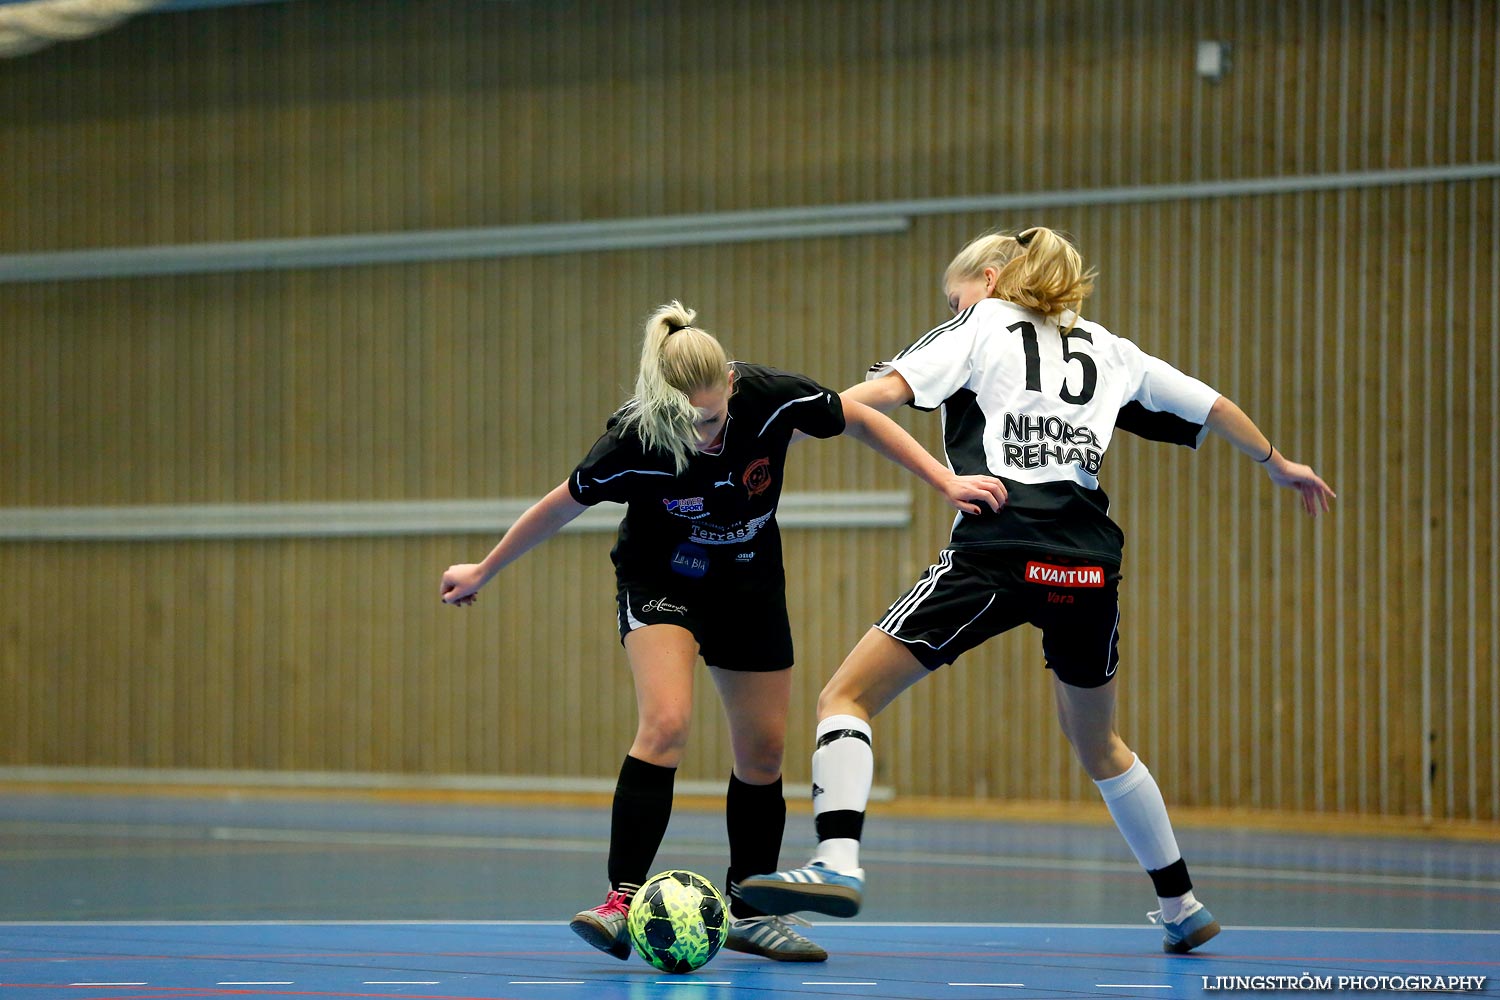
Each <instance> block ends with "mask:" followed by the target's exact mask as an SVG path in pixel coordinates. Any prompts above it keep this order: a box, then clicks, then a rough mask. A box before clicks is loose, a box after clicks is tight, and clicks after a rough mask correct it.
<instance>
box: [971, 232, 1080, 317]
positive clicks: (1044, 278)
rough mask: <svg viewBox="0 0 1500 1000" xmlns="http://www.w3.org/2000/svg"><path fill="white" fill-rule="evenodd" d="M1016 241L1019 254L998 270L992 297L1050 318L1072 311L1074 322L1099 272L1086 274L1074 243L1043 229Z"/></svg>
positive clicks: (1028, 233)
mask: <svg viewBox="0 0 1500 1000" xmlns="http://www.w3.org/2000/svg"><path fill="white" fill-rule="evenodd" d="M1015 239H1016V243H1017V245H1018V248H1019V250H1020V252H1019V253H1018V254H1016V256H1014V257H1012V258H1011V259H1010V260H1009V261H1008V262H1007V263H1006V264H1005V266H1004V267H1002V268H1001V269H1000V274H999V277H997V278H996V279H995V292H994V294H995V297H996V298H999V299H1004V300H1005V301H1007V302H1014V303H1015V304H1016V305H1018V306H1022V307H1024V308H1027V309H1031V310H1034V311H1036V312H1039V313H1041V314H1042V315H1044V316H1046V317H1048V318H1049V319H1056V318H1058V317H1059V316H1061V315H1062V314H1063V313H1064V312H1067V311H1071V312H1072V313H1073V314H1074V319H1075V320H1076V319H1077V316H1078V313H1079V312H1080V311H1081V310H1082V308H1083V300H1084V299H1086V298H1088V295H1089V293H1090V292H1092V291H1093V290H1094V279H1095V278H1096V277H1098V272H1097V271H1094V270H1092V269H1090V270H1088V271H1085V270H1084V269H1083V257H1082V256H1080V255H1079V253H1078V251H1077V250H1076V249H1074V247H1073V244H1071V243H1069V242H1068V240H1067V239H1066V238H1065V237H1064V236H1063V235H1062V234H1060V233H1057V232H1054V231H1052V230H1051V229H1048V228H1047V227H1046V226H1034V227H1032V228H1031V229H1028V230H1026V231H1024V232H1022V233H1020V234H1018V235H1017V236H1016V238H1015ZM1070 325H1071V324H1070Z"/></svg>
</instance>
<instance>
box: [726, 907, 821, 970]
mask: <svg viewBox="0 0 1500 1000" xmlns="http://www.w3.org/2000/svg"><path fill="white" fill-rule="evenodd" d="M794 923H797V924H801V925H802V926H803V927H811V926H812V924H809V923H808V922H807V921H806V920H803V919H801V918H799V917H788V916H779V917H773V916H764V917H740V918H739V919H738V920H735V921H732V922H731V923H730V925H729V933H728V934H727V935H725V937H724V947H726V948H728V949H729V950H730V951H743V952H745V953H746V954H748V955H760V956H761V957H763V958H769V959H771V960H772V961H773V962H826V961H828V952H826V951H824V950H823V948H822V947H821V946H819V945H818V944H815V943H814V942H812V941H809V940H808V939H807V938H805V937H803V936H802V935H801V934H798V933H797V932H796V931H795V930H794V929H793V928H792V924H794Z"/></svg>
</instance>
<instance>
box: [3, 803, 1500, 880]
mask: <svg viewBox="0 0 1500 1000" xmlns="http://www.w3.org/2000/svg"><path fill="white" fill-rule="evenodd" d="M0 825H3V827H4V828H5V829H7V830H17V831H19V832H23V833H24V832H28V831H34V832H37V833H46V834H55V835H60V836H101V835H103V836H111V835H113V836H148V837H160V838H162V839H192V840H199V839H201V838H202V830H201V828H200V827H197V826H177V825H170V824H150V823H100V824H93V823H89V824H80V823H69V822H62V821H42V820H38V821H27V820H17V821H7V822H5V823H4V824H0ZM209 832H210V837H211V839H213V840H227V841H246V842H252V843H268V842H269V843H317V844H345V845H351V846H381V847H429V848H443V849H450V850H486V851H488V850H513V851H535V852H538V853H564V854H580V853H584V854H592V853H596V852H597V851H599V850H601V849H603V848H605V847H607V846H608V843H607V841H605V840H602V839H582V838H546V837H525V836H501V837H495V836H477V835H475V836H465V835H456V834H427V833H392V832H382V831H343V830H309V829H296V828H272V827H235V826H215V827H212V828H211V829H210V831H209ZM677 846H679V847H680V848H681V849H683V850H686V851H701V852H708V853H712V852H716V851H718V850H721V849H722V848H720V847H719V846H717V845H714V844H708V843H699V842H696V841H686V842H683V843H681V844H679V845H677ZM862 857H865V858H866V859H867V860H871V861H878V862H881V863H883V864H893V865H941V866H945V867H946V866H953V867H964V868H987V869H1000V870H1020V871H1059V870H1063V871H1072V872H1091V873H1096V874H1139V873H1140V866H1139V865H1137V864H1134V863H1133V862H1123V861H1100V860H1088V859H1082V858H1033V857H1019V856H1005V855H989V854H958V853H955V854H946V853H942V854H940V853H934V852H927V851H892V850H885V851H866V852H865V853H864V854H863V855H862ZM1193 870H1194V871H1195V872H1198V873H1199V875H1200V877H1205V876H1212V877H1214V878H1219V879H1236V880H1246V881H1262V882H1263V881H1267V880H1270V881H1275V882H1294V883H1295V882H1312V883H1318V884H1337V885H1373V886H1399V887H1404V888H1422V889H1455V890H1459V889H1468V890H1477V891H1481V892H1496V891H1500V880H1495V879H1465V878H1438V877H1433V876H1426V875H1387V874H1382V873H1378V872H1377V873H1361V872H1323V871H1305V870H1281V871H1277V870H1267V869H1260V868H1244V867H1240V866H1235V865H1207V864H1204V865H1195V866H1194V868H1193Z"/></svg>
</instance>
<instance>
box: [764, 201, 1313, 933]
mask: <svg viewBox="0 0 1500 1000" xmlns="http://www.w3.org/2000/svg"><path fill="white" fill-rule="evenodd" d="M1093 278H1094V275H1093V273H1092V272H1089V271H1085V270H1084V267H1083V262H1082V259H1081V258H1080V257H1079V255H1078V252H1077V251H1076V250H1075V249H1074V248H1073V246H1072V245H1071V244H1070V243H1068V242H1067V241H1066V240H1065V239H1063V238H1062V237H1061V236H1060V235H1058V234H1057V233H1054V232H1053V231H1052V230H1050V229H1045V228H1035V229H1029V230H1027V231H1025V232H1023V233H1021V234H1020V235H1019V236H1016V237H1012V236H1008V235H1002V234H991V235H988V236H983V237H980V238H979V239H977V240H974V241H973V242H971V243H970V244H969V245H968V246H966V247H965V248H964V249H963V250H962V251H961V252H960V253H959V254H958V256H957V257H955V258H954V260H953V262H952V263H951V264H950V265H949V266H948V270H947V273H946V275H945V276H944V291H945V292H946V294H947V296H948V303H949V306H950V307H951V308H952V310H953V312H954V313H955V314H956V315H955V317H954V319H953V320H951V321H950V322H948V323H945V324H943V325H942V326H939V327H938V328H937V329H935V330H933V331H931V332H930V333H928V334H926V335H925V336H923V337H921V338H920V339H918V340H917V341H916V342H915V343H913V344H912V345H911V346H910V347H908V348H906V350H904V351H902V352H901V353H900V354H898V355H897V356H896V357H895V358H894V359H892V360H891V361H888V362H885V363H883V364H878V365H876V366H874V367H873V368H872V369H871V370H870V376H869V380H868V381H866V382H864V383H863V384H862V385H860V386H857V387H855V388H854V389H851V390H847V391H846V392H845V394H844V398H845V399H858V400H860V401H861V402H864V403H868V404H869V405H871V406H873V407H875V408H876V409H879V410H883V411H889V410H892V409H894V408H896V407H897V406H900V405H901V404H903V403H910V404H913V405H914V406H916V407H917V408H918V409H922V410H932V409H936V408H938V407H939V406H941V407H942V408H943V410H944V436H945V439H946V440H945V444H946V447H947V452H948V459H949V462H950V463H951V464H952V466H953V468H954V470H955V471H957V472H961V473H968V474H976V473H979V474H993V475H998V476H1000V477H1001V479H1002V480H1003V481H1004V483H1005V486H1006V490H1007V493H1008V497H1009V499H1008V500H1007V502H1006V504H1005V506H1004V508H1003V509H1002V510H1000V511H999V512H998V513H985V514H983V515H981V516H978V517H966V518H961V519H959V520H958V521H957V522H955V524H954V528H953V534H952V539H951V541H950V543H949V547H948V548H946V549H944V550H943V551H942V552H941V553H940V554H939V556H938V560H937V562H936V563H935V564H934V565H933V566H931V567H930V568H929V569H928V570H927V572H926V573H924V574H923V575H922V577H921V579H920V580H918V582H917V584H916V585H915V586H914V587H912V589H911V590H909V591H908V592H907V593H906V594H905V595H903V596H902V597H901V598H900V599H899V600H897V601H896V602H895V603H894V604H892V605H891V607H890V609H889V610H888V611H887V612H886V615H885V617H884V618H882V619H881V620H880V621H879V623H877V624H876V625H875V626H874V627H873V628H871V629H870V631H869V632H867V633H866V634H865V636H864V638H863V639H861V640H860V642H859V643H858V645H856V646H855V648H854V650H853V651H852V652H851V653H850V654H849V655H848V657H847V658H846V659H845V660H844V663H843V665H842V666H840V667H839V669H838V671H837V673H835V674H834V676H833V677H832V679H830V680H829V682H828V684H827V686H826V687H825V688H824V689H823V693H822V695H821V696H820V697H819V700H818V719H819V722H818V730H817V749H816V750H815V751H814V754H813V785H814V788H815V789H817V792H816V797H815V798H814V800H813V810H814V814H815V817H816V820H815V821H816V824H817V836H818V850H817V853H816V855H815V856H814V858H813V860H812V862H811V864H809V865H808V866H806V867H804V868H799V869H795V870H792V871H785V872H775V873H771V874H767V875H757V876H751V877H749V878H746V879H742V880H741V882H740V891H741V894H742V895H743V896H744V897H745V898H746V899H747V900H749V901H750V902H751V903H752V904H753V905H755V906H757V907H759V908H760V909H762V910H764V911H765V912H767V913H781V914H786V913H793V912H796V911H798V910H812V911H816V912H821V913H828V914H832V915H835V916H852V915H853V914H855V913H856V912H858V910H859V906H860V901H861V896H862V892H863V886H864V870H863V869H862V868H860V866H859V839H860V833H861V830H862V827H863V824H864V815H865V807H866V805H867V803H868V801H869V793H870V784H871V781H872V779H873V767H874V758H873V755H872V753H871V747H870V736H871V729H870V720H871V719H872V718H873V717H874V716H875V715H877V714H879V712H880V711H881V710H882V709H883V708H885V707H886V706H887V705H888V704H890V703H891V701H892V700H893V699H895V697H896V696H897V695H899V694H900V693H901V692H902V691H904V690H906V688H908V687H910V686H911V685H912V684H914V683H916V682H917V681H919V680H921V679H922V678H923V677H925V676H927V675H928V673H930V672H931V671H933V670H936V669H937V668H939V667H941V666H943V665H945V664H948V663H952V662H953V660H954V659H955V658H956V657H957V656H958V655H959V654H960V653H962V652H963V651H964V650H967V649H971V648H973V647H974V646H976V645H978V644H979V643H981V642H984V641H985V640H986V639H988V638H990V637H991V636H995V635H999V634H1000V633H1002V632H1006V631H1008V630H1010V629H1012V628H1015V627H1016V626H1018V625H1021V624H1023V623H1026V622H1030V623H1031V624H1033V625H1035V626H1037V627H1039V628H1040V629H1041V630H1042V649H1043V653H1044V655H1045V657H1046V661H1047V663H1046V665H1047V667H1048V668H1049V669H1051V670H1052V675H1053V687H1054V689H1055V692H1056V700H1057V713H1058V719H1059V721H1060V722H1061V723H1062V728H1063V732H1064V733H1065V734H1066V735H1067V738H1068V740H1069V742H1071V744H1072V746H1073V750H1074V752H1075V753H1076V754H1077V756H1078V759H1079V762H1080V763H1082V765H1083V768H1084V770H1085V771H1086V772H1088V775H1089V777H1090V778H1092V779H1093V780H1094V782H1095V783H1096V784H1097V785H1098V786H1099V791H1100V794H1101V795H1102V796H1103V797H1104V801H1105V803H1106V804H1107V805H1108V807H1109V811H1110V814H1111V815H1112V816H1113V817H1114V820H1115V823H1116V825H1117V826H1118V827H1119V829H1120V832H1121V833H1122V834H1123V835H1124V837H1125V840H1126V842H1127V843H1128V844H1129V845H1130V848H1131V850H1132V851H1133V852H1134V854H1135V856H1136V859H1137V860H1138V861H1139V862H1140V863H1141V866H1142V867H1143V868H1145V869H1146V871H1147V873H1148V874H1149V875H1150V877H1151V881H1152V882H1153V883H1154V885H1155V889H1156V895H1157V897H1158V899H1159V901H1160V909H1159V910H1158V911H1157V912H1154V913H1153V914H1151V916H1152V919H1153V920H1156V921H1158V922H1160V923H1161V924H1162V926H1163V927H1164V931H1165V933H1164V936H1163V942H1162V944H1163V948H1164V949H1165V950H1166V951H1169V952H1186V951H1189V950H1191V949H1193V948H1195V947H1197V946H1198V945H1200V944H1202V943H1203V942H1205V941H1207V940H1208V939H1209V938H1211V937H1213V936H1214V935H1215V934H1217V933H1218V932H1219V925H1218V923H1217V922H1216V921H1215V920H1214V918H1213V916H1212V915H1211V914H1210V913H1209V911H1208V910H1206V909H1204V908H1203V905H1202V904H1201V903H1199V902H1198V901H1197V900H1196V899H1194V898H1193V892H1192V882H1191V881H1190V880H1189V878H1188V871H1187V865H1186V864H1185V863H1184V861H1183V859H1182V855H1181V853H1180V852H1179V851H1178V849H1177V842H1176V839H1175V837H1174V836H1173V833H1172V826H1171V823H1170V822H1169V821H1168V819H1167V810H1166V806H1165V804H1164V802H1163V799H1162V795H1161V792H1160V790H1159V789H1158V788H1157V785H1156V781H1155V779H1154V778H1153V777H1152V776H1151V772H1150V771H1148V770H1147V769H1146V765H1145V764H1144V763H1142V762H1141V760H1140V759H1139V758H1138V757H1137V756H1136V755H1135V754H1134V753H1132V752H1131V750H1130V748H1129V747H1128V746H1126V745H1125V743H1124V742H1123V741H1122V740H1121V739H1120V737H1119V734H1118V733H1116V731H1115V723H1114V719H1115V690H1116V683H1117V682H1116V681H1115V668H1116V667H1117V665H1118V663H1119V654H1118V652H1117V649H1116V647H1117V643H1118V639H1119V625H1120V612H1119V600H1118V584H1119V580H1120V561H1121V556H1122V550H1123V546H1124V535H1123V533H1122V532H1121V531H1120V529H1119V527H1118V526H1117V525H1115V523H1114V522H1113V521H1111V520H1110V518H1109V515H1108V511H1109V501H1108V498H1107V497H1106V496H1105V495H1104V491H1103V490H1101V489H1100V488H1099V480H1098V474H1099V470H1100V466H1101V463H1102V462H1103V459H1104V454H1105V450H1106V449H1107V448H1108V447H1109V443H1110V439H1111V436H1112V434H1113V432H1114V431H1115V430H1116V429H1117V423H1118V425H1119V426H1122V427H1123V426H1125V425H1126V423H1127V420H1128V421H1129V422H1131V423H1133V424H1135V425H1136V426H1141V425H1142V424H1144V425H1146V426H1152V427H1154V428H1155V430H1156V432H1157V433H1155V434H1154V435H1152V436H1155V437H1157V439H1159V440H1172V439H1175V440H1180V441H1183V442H1185V443H1191V444H1193V445H1194V446H1196V445H1197V443H1198V442H1200V441H1201V440H1202V438H1203V437H1204V436H1205V433H1206V431H1213V432H1214V433H1216V434H1219V435H1220V436H1222V437H1224V438H1225V439H1226V440H1228V441H1229V442H1230V443H1231V444H1232V445H1234V446H1235V447H1236V448H1237V449H1239V450H1240V451H1241V452H1243V453H1244V454H1245V455H1247V456H1249V457H1250V458H1251V459H1252V460H1253V461H1255V462H1257V463H1259V464H1260V465H1261V466H1262V467H1263V468H1264V469H1265V470H1266V473H1267V475H1268V476H1269V477H1270V479H1271V482H1273V483H1275V484H1276V485H1278V486H1285V487H1288V488H1290V489H1294V490H1297V491H1298V492H1299V493H1300V494H1301V498H1302V503H1303V506H1304V508H1305V509H1306V510H1307V513H1309V514H1311V515H1316V514H1317V513H1319V512H1320V511H1326V510H1328V501H1329V500H1330V499H1331V498H1332V497H1333V495H1334V494H1333V491H1332V490H1330V489H1329V488H1328V486H1327V485H1326V484H1325V483H1324V482H1323V480H1321V479H1320V478H1318V476H1317V474H1316V473H1314V472H1313V470H1312V469H1310V468H1308V467H1307V466H1305V465H1298V464H1297V463H1295V462H1290V461H1288V460H1287V459H1286V458H1285V457H1284V456H1283V455H1282V454H1281V453H1280V452H1278V451H1277V450H1276V449H1275V448H1274V447H1272V445H1271V442H1270V441H1268V440H1267V439H1266V437H1265V435H1264V434H1262V433H1261V432H1260V430H1259V429H1257V428H1256V426H1255V424H1254V423H1253V422H1252V421H1251V420H1250V418H1249V417H1247V416H1246V415H1245V414H1244V412H1243V411H1241V410H1240V408H1239V407H1238V406H1236V405H1235V404H1234V403H1233V402H1231V401H1230V400H1229V399H1228V398H1226V397H1224V396H1221V395H1219V394H1218V393H1217V392H1215V391H1214V390H1212V389H1210V388H1209V387H1208V386H1207V385H1204V384H1203V383H1202V382H1200V381H1198V380H1197V379H1195V378H1191V377H1189V376H1187V375H1184V374H1183V373H1181V372H1179V371H1177V370H1176V369H1174V368H1172V367H1171V366H1170V365H1167V364H1166V363H1164V362H1162V361H1159V360H1157V359H1156V358H1153V357H1151V356H1150V355H1148V354H1145V353H1144V352H1142V351H1141V350H1140V349H1139V348H1138V347H1136V346H1135V345H1134V344H1132V343H1131V342H1129V341H1128V340H1124V339H1122V338H1120V337H1116V336H1115V335H1114V334H1112V333H1110V332H1109V331H1108V330H1106V329H1105V328H1104V327H1102V326H1100V325H1099V324H1097V323H1092V322H1089V321H1087V320H1084V319H1082V318H1081V317H1080V316H1079V310H1080V309H1081V307H1082V304H1083V300H1084V298H1085V297H1086V296H1087V295H1088V294H1089V292H1090V291H1091V290H1092V287H1093ZM1174 427H1175V429H1174Z"/></svg>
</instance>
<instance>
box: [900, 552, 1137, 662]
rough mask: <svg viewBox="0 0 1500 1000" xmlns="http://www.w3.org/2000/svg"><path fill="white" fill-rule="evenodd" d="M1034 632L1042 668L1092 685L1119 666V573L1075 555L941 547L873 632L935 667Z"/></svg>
mask: <svg viewBox="0 0 1500 1000" xmlns="http://www.w3.org/2000/svg"><path fill="white" fill-rule="evenodd" d="M1028 623H1029V624H1031V625H1035V626H1036V627H1037V628H1039V629H1041V630H1042V652H1043V654H1044V655H1045V656H1046V660H1047V668H1048V669H1049V670H1051V671H1052V672H1053V673H1054V674H1056V675H1057V678H1058V679H1059V680H1061V681H1063V682H1064V683H1066V684H1072V685H1073V686H1075V687H1085V688H1090V687H1100V686H1102V685H1104V684H1107V683H1109V681H1110V679H1111V678H1113V677H1114V675H1115V669H1116V668H1117V667H1118V666H1119V663H1120V653H1119V640H1120V570H1119V567H1118V566H1110V565H1104V564H1100V563H1099V562H1098V561H1097V560H1092V561H1091V560H1088V559H1082V558H1078V557H1075V556H1064V555H1042V554H1029V555H1028V554H1024V553H1020V552H1016V551H1014V550H1007V551H1004V552H993V551H987V552H979V551H976V550H970V549H944V550H943V551H942V552H941V553H939V554H938V561H937V562H935V563H933V564H932V565H931V566H929V567H928V568H927V571H926V572H925V573H923V574H922V577H921V579H919V580H918V581H917V583H916V585H915V586H914V587H912V588H911V589H910V590H908V591H907V592H906V593H905V594H903V595H901V598H900V599H899V600H897V601H896V602H895V603H894V604H892V605H891V606H890V608H889V609H887V611H886V613H885V616H884V617H883V618H881V619H880V621H878V622H876V623H875V627H876V628H878V629H880V630H881V631H882V632H884V633H886V634H887V635H889V636H891V637H892V638H894V639H896V640H898V641H900V642H902V643H904V644H905V645H906V647H907V648H908V649H910V650H911V651H912V654H913V655H914V656H916V658H917V659H918V660H919V661H920V662H921V663H922V664H923V666H925V667H927V669H928V670H936V669H937V668H938V667H941V666H943V665H945V664H948V663H952V662H953V661H954V660H956V659H957V658H958V656H959V654H960V653H963V652H964V651H965V650H969V649H973V648H974V647H975V646H977V645H979V644H980V643H982V642H984V641H985V640H986V639H989V638H991V637H992V636H997V635H1000V634H1001V633H1003V632H1009V631H1010V630H1011V629H1013V628H1015V627H1016V626H1018V625H1024V624H1028Z"/></svg>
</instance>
